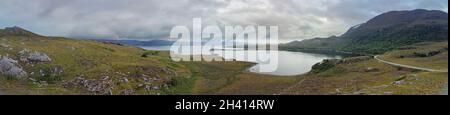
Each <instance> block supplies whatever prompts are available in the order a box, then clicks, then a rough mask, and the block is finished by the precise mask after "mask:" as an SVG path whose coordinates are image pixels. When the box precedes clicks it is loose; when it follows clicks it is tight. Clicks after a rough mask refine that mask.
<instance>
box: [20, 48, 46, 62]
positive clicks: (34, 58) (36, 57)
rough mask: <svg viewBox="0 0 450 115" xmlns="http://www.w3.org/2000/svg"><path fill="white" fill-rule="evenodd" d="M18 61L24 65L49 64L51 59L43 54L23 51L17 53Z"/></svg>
mask: <svg viewBox="0 0 450 115" xmlns="http://www.w3.org/2000/svg"><path fill="white" fill-rule="evenodd" d="M19 57H20V61H22V62H26V63H29V62H31V63H39V62H51V61H52V59H51V58H50V57H49V56H48V55H47V54H45V53H42V52H38V51H34V52H32V51H30V50H28V49H24V50H22V51H20V52H19Z"/></svg>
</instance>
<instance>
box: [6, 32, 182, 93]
mask: <svg viewBox="0 0 450 115" xmlns="http://www.w3.org/2000/svg"><path fill="white" fill-rule="evenodd" d="M0 43H2V44H7V45H9V47H2V48H0V55H9V56H10V57H12V58H13V59H16V60H18V57H17V56H16V54H17V52H19V51H21V50H22V49H24V48H27V49H29V50H32V51H39V52H44V53H46V54H47V55H49V57H51V58H52V60H53V61H52V62H51V63H43V64H24V63H20V64H21V65H22V67H23V68H24V69H25V70H26V71H27V72H28V73H29V75H30V78H35V79H38V77H39V75H37V74H34V75H31V74H30V73H31V72H34V73H39V70H41V69H42V70H45V69H48V68H50V67H53V66H62V67H63V68H64V72H63V74H62V75H60V77H61V79H60V80H58V81H56V82H55V83H54V84H49V86H46V87H39V86H37V85H34V84H31V82H30V81H29V80H27V79H25V80H24V79H22V80H19V79H6V77H0V78H1V79H0V84H2V85H0V87H2V89H4V90H5V92H9V93H12V94H86V93H87V92H85V91H83V90H79V89H66V88H62V86H61V84H62V83H63V82H65V81H70V80H72V79H73V78H75V77H77V76H84V77H86V78H88V79H100V77H102V76H110V77H111V78H112V79H113V80H114V81H115V82H116V81H119V79H120V75H118V74H117V72H120V73H125V74H127V75H129V79H130V82H129V83H123V84H120V85H118V86H117V87H116V88H114V89H113V93H114V94H118V93H120V91H121V90H123V89H127V88H131V87H133V86H134V85H136V83H138V82H140V79H138V78H133V77H131V76H135V75H137V74H148V75H150V76H156V75H158V76H160V77H161V79H164V80H163V81H161V82H170V81H169V79H165V78H167V75H165V74H163V73H145V71H138V70H137V69H136V68H155V69H157V68H162V67H168V68H171V69H175V70H176V71H177V72H178V73H179V74H180V76H183V75H185V74H187V73H188V71H187V69H185V68H184V66H183V65H180V64H173V63H170V62H169V61H161V60H167V57H162V56H150V57H147V58H143V57H141V54H143V53H144V52H145V51H144V50H142V49H139V48H135V47H127V46H119V45H113V44H105V43H99V42H93V41H88V40H72V39H66V38H47V37H17V36H16V37H1V38H0ZM138 92H139V93H140V94H154V93H155V92H152V91H150V92H147V91H138Z"/></svg>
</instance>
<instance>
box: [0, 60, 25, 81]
mask: <svg viewBox="0 0 450 115" xmlns="http://www.w3.org/2000/svg"><path fill="white" fill-rule="evenodd" d="M0 73H1V74H3V75H7V76H13V77H17V78H23V77H26V76H27V72H26V71H24V70H23V69H22V67H20V65H19V64H18V63H17V61H16V60H13V59H11V58H9V57H6V56H0Z"/></svg>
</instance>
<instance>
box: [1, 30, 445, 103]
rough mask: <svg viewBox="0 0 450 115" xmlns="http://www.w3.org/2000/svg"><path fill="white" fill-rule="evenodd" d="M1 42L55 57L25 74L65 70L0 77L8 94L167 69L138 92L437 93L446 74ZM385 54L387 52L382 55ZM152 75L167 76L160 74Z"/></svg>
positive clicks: (371, 63) (66, 42)
mask: <svg viewBox="0 0 450 115" xmlns="http://www.w3.org/2000/svg"><path fill="white" fill-rule="evenodd" d="M0 42H1V43H4V44H8V45H10V48H12V50H11V49H10V48H5V47H1V48H0V55H7V54H9V55H10V57H12V58H14V59H17V57H15V56H14V55H15V54H16V53H17V52H18V51H20V50H22V49H23V48H27V49H30V50H36V51H40V52H45V53H47V54H48V55H49V56H50V57H51V58H52V59H53V62H51V63H44V64H34V65H33V66H32V65H28V64H21V65H22V66H23V67H24V68H25V70H27V72H29V73H30V72H38V70H39V69H45V68H48V67H52V66H55V65H59V66H63V67H64V71H65V72H64V74H63V75H62V76H61V77H62V80H61V81H60V82H56V83H54V84H50V85H49V86H45V87H40V86H38V85H35V84H32V83H30V81H29V80H18V79H7V78H6V77H0V84H2V85H0V88H1V89H3V91H4V92H6V93H8V94H88V93H87V92H86V91H84V90H81V89H66V88H62V87H61V84H60V83H61V82H64V81H67V80H71V79H73V78H74V77H76V76H78V75H84V76H85V77H88V78H95V79H99V78H100V77H101V76H104V74H107V75H109V76H112V78H114V80H115V81H117V80H118V77H117V76H118V75H116V74H115V72H121V73H125V74H129V75H133V74H141V73H142V72H137V71H135V70H136V68H137V67H146V68H159V67H169V68H172V69H175V70H176V71H177V72H178V73H179V77H175V78H174V79H171V80H165V81H163V82H170V83H171V84H173V85H174V86H172V87H170V88H168V89H163V90H154V91H144V90H138V91H137V94H268V95H271V94H355V93H357V94H436V93H438V92H440V89H442V88H443V87H444V86H445V85H446V84H448V75H447V73H429V72H421V71H413V70H408V69H400V68H396V67H392V66H390V65H386V64H383V63H380V62H378V61H376V60H368V61H363V62H357V63H351V64H341V65H338V66H336V67H334V68H332V69H330V70H327V71H325V72H321V73H318V74H307V75H300V76H291V77H282V76H271V75H260V74H255V73H250V72H247V71H245V70H246V69H247V68H248V67H251V66H252V65H253V64H251V63H245V62H181V63H176V62H172V61H171V60H170V59H169V54H168V53H167V52H163V53H160V54H158V55H154V56H149V57H147V58H143V57H141V55H142V54H143V53H144V52H145V51H144V50H142V49H139V48H134V47H126V46H118V45H113V44H105V43H99V42H93V41H86V40H71V39H65V38H51V39H48V38H39V37H38V38H27V37H2V38H0ZM444 46H445V45H444ZM388 55H389V53H388V54H386V56H388ZM445 56H448V54H445ZM430 58H436V60H433V61H428V63H427V61H423V63H422V64H421V65H426V66H428V65H430V66H434V65H435V64H429V63H432V62H436V61H438V62H442V63H447V64H448V62H447V59H445V60H443V58H437V57H430ZM424 60H426V59H424ZM396 61H397V60H396ZM399 61H400V60H399ZM369 67H370V68H377V69H379V71H376V72H365V71H364V69H366V68H369ZM128 72H130V73H128ZM144 73H145V72H144ZM146 74H151V73H146ZM153 74H155V73H153ZM156 74H158V75H160V76H161V77H164V76H165V75H164V74H162V73H156ZM31 77H32V78H34V77H38V76H36V75H35V76H31ZM129 79H130V81H131V82H130V83H125V84H124V83H122V84H120V85H118V86H117V87H116V88H115V89H114V90H113V93H114V94H119V93H120V91H121V90H123V89H127V88H130V87H132V86H134V85H136V84H137V83H138V82H139V79H137V78H136V79H135V78H133V77H130V78H129ZM395 81H402V84H400V85H393V82H395Z"/></svg>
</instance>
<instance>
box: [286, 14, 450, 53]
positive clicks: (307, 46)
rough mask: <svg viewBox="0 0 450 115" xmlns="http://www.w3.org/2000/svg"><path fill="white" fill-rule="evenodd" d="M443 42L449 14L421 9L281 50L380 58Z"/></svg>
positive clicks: (371, 21)
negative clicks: (399, 50) (402, 49)
mask: <svg viewBox="0 0 450 115" xmlns="http://www.w3.org/2000/svg"><path fill="white" fill-rule="evenodd" d="M440 41H448V13H446V12H442V11H436V10H422V9H418V10H412V11H391V12H387V13H383V14H381V15H379V16H376V17H374V18H373V19H371V20H369V21H367V22H366V23H363V24H360V25H356V26H354V27H352V28H350V29H349V30H348V31H347V32H346V33H344V34H343V35H341V36H332V37H329V38H314V39H309V40H303V41H295V42H291V43H287V44H283V45H281V46H280V49H282V50H290V51H314V50H333V51H345V52H354V53H360V54H381V53H384V52H387V51H390V50H392V49H395V48H398V47H402V46H406V45H411V44H415V43H420V42H440Z"/></svg>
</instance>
